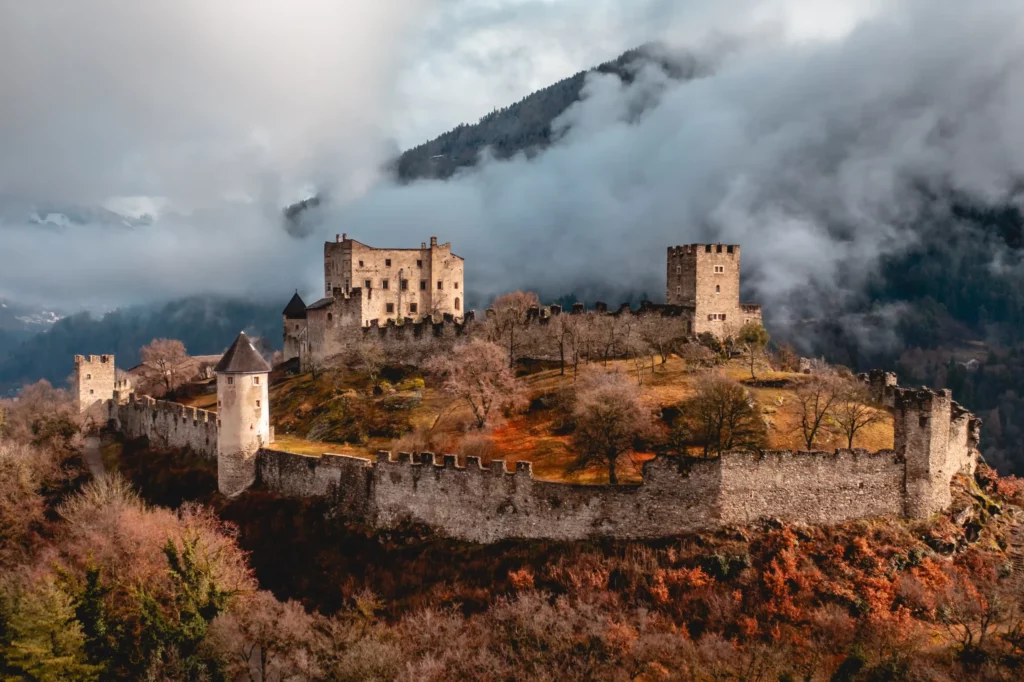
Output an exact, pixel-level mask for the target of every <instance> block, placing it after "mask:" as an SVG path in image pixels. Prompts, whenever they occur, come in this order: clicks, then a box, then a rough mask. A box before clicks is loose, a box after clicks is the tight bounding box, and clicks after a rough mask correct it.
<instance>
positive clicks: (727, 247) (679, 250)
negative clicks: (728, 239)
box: [668, 244, 740, 258]
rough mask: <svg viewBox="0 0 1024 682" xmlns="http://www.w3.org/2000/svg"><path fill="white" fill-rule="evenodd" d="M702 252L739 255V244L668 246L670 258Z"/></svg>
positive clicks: (695, 254)
mask: <svg viewBox="0 0 1024 682" xmlns="http://www.w3.org/2000/svg"><path fill="white" fill-rule="evenodd" d="M700 254H714V255H718V254H722V255H726V256H739V255H740V245H739V244H684V245H682V246H670V247H668V257H669V258H679V257H682V256H697V255H700Z"/></svg>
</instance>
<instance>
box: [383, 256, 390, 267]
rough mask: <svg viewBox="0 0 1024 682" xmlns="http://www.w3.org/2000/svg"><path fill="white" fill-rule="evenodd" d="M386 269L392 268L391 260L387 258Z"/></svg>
mask: <svg viewBox="0 0 1024 682" xmlns="http://www.w3.org/2000/svg"><path fill="white" fill-rule="evenodd" d="M384 267H386V268H390V267H391V259H390V258H385V259H384Z"/></svg>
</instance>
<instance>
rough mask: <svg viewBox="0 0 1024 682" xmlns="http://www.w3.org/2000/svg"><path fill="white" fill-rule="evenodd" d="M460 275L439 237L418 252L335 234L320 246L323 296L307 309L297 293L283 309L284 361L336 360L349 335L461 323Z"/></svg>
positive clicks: (457, 262)
mask: <svg viewBox="0 0 1024 682" xmlns="http://www.w3.org/2000/svg"><path fill="white" fill-rule="evenodd" d="M463 269H464V261H463V259H462V257H461V256H457V255H455V254H454V253H452V247H451V244H450V243H448V242H446V243H444V244H438V243H437V237H431V238H430V243H429V245H428V244H427V242H422V243H421V244H420V248H418V249H376V248H373V247H371V246H367V245H366V244H363V243H361V242H358V241H356V240H354V239H349V238H348V235H347V234H339V235H338V236H337V238H336V240H335V241H334V242H327V243H326V244H324V298H321V299H319V300H317V301H316V302H314V303H312V304H311V305H308V306H307V305H306V304H305V303H304V302H303V300H302V298H301V297H300V296H299V295H298V293H297V292H296V294H295V295H294V296H293V297H292V299H291V301H290V302H289V303H288V306H287V307H286V308H285V310H284V313H283V315H284V357H285V359H286V360H290V359H292V358H296V357H298V358H303V365H306V364H308V363H307V362H306V360H307V359H312V358H324V357H329V356H331V355H334V354H336V353H337V352H339V350H340V348H341V347H343V346H344V344H345V342H346V341H348V340H349V337H350V336H351V330H353V329H355V330H358V329H360V328H368V327H371V326H383V325H386V324H388V323H390V322H392V321H399V322H402V323H404V322H406V321H409V322H414V321H418V320H421V319H423V318H425V317H426V318H432V319H436V320H442V319H453V320H454V319H459V318H462V317H463V316H464V315H465V287H464V281H463Z"/></svg>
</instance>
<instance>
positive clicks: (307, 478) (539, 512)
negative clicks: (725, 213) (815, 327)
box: [260, 450, 903, 542]
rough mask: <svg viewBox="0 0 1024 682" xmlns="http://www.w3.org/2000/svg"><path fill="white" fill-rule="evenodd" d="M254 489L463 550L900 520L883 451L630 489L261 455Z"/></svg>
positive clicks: (765, 462)
mask: <svg viewBox="0 0 1024 682" xmlns="http://www.w3.org/2000/svg"><path fill="white" fill-rule="evenodd" d="M262 457H263V460H262V463H261V467H260V471H261V481H262V483H263V485H264V486H265V487H267V488H268V489H271V490H275V491H277V492H280V493H283V494H287V495H298V496H312V495H323V496H327V497H329V498H330V499H331V500H332V502H333V503H334V505H335V507H336V508H337V509H338V511H339V514H340V515H341V516H342V517H344V518H348V519H351V520H356V521H361V522H364V523H368V524H370V525H373V526H375V527H381V528H389V527H394V526H396V525H398V524H400V523H402V522H405V521H415V522H419V523H424V524H426V525H428V526H431V527H432V528H434V529H436V530H438V531H439V532H441V533H443V534H445V535H448V536H450V537H455V538H460V539H463V540H470V541H474V542H496V541H498V540H501V539H504V538H513V537H514V538H535V539H556V540H577V539H583V538H588V537H616V538H654V537H664V536H671V535H679V534H682V533H689V532H695V531H701V530H710V529H715V528H721V527H723V526H726V525H731V524H747V523H751V522H754V521H757V520H758V519H760V518H764V517H778V518H782V519H786V520H790V521H805V522H808V523H839V522H842V521H849V520H852V519H860V518H871V517H877V516H901V515H902V513H903V485H902V482H903V465H902V463H901V462H900V461H899V459H898V458H897V456H896V453H895V452H893V451H883V452H880V453H868V452H866V451H862V450H852V451H850V450H840V451H837V452H835V453H824V452H813V453H811V452H806V453H793V452H766V453H764V454H763V455H762V456H760V457H759V456H757V455H755V454H753V453H739V452H737V453H727V454H725V455H724V456H723V457H722V458H720V459H713V460H707V461H702V462H698V463H697V464H696V465H694V466H693V467H692V468H691V469H690V470H689V471H688V472H680V471H678V469H677V466H676V465H675V464H674V463H672V462H668V461H665V460H654V461H651V462H649V463H647V465H646V466H645V467H644V472H643V483H642V485H638V486H616V487H609V486H587V485H570V484H564V483H555V482H549V481H541V480H537V479H535V478H534V477H533V473H532V468H531V465H530V463H529V462H518V463H516V464H515V468H514V469H513V470H511V471H509V470H506V468H505V463H504V462H502V461H495V462H492V463H491V466H490V467H488V468H485V467H483V466H481V464H480V460H479V459H478V458H476V457H468V458H467V461H466V465H465V466H458V464H457V463H456V458H455V456H453V455H445V456H443V457H438V458H436V461H435V458H434V457H433V456H432V455H424V457H423V458H422V460H421V459H419V458H415V457H413V456H412V455H409V454H408V453H399V454H398V455H397V456H395V457H392V456H390V455H388V453H381V454H380V455H379V457H378V461H377V462H376V463H371V462H369V461H367V460H359V459H356V458H352V457H344V456H337V455H327V456H325V457H323V458H319V459H318V458H311V457H306V456H303V455H294V454H290V453H283V452H270V451H264V453H263V455H262Z"/></svg>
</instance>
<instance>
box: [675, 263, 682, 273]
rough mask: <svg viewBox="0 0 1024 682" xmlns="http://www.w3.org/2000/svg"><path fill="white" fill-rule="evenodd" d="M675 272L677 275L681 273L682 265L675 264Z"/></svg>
mask: <svg viewBox="0 0 1024 682" xmlns="http://www.w3.org/2000/svg"><path fill="white" fill-rule="evenodd" d="M676 274H677V275H681V274H683V266H682V265H677V266H676Z"/></svg>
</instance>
